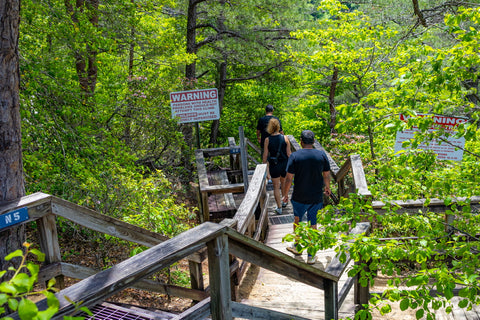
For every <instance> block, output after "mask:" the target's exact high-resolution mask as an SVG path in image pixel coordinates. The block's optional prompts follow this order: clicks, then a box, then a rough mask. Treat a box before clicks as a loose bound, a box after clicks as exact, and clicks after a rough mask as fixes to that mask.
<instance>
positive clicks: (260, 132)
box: [257, 104, 283, 180]
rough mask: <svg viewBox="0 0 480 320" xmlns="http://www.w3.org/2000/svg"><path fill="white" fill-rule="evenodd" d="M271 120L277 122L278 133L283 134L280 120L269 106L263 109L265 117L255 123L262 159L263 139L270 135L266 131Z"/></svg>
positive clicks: (268, 172) (268, 173) (268, 176)
mask: <svg viewBox="0 0 480 320" xmlns="http://www.w3.org/2000/svg"><path fill="white" fill-rule="evenodd" d="M272 118H275V119H277V120H278V122H279V123H280V133H281V134H283V129H282V122H281V121H280V119H278V118H277V117H275V116H274V115H273V106H272V105H271V104H268V105H267V106H266V107H265V115H264V116H263V117H261V118H260V119H258V123H257V140H258V143H259V144H260V150H261V153H260V154H261V155H262V157H263V153H264V152H263V151H264V147H265V146H264V144H265V138H267V137H268V136H270V134H269V133H268V131H267V127H268V122H269V121H270V119H272ZM267 178H268V180H270V171H268V170H267Z"/></svg>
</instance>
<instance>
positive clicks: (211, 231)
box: [10, 222, 369, 320]
mask: <svg viewBox="0 0 480 320" xmlns="http://www.w3.org/2000/svg"><path fill="white" fill-rule="evenodd" d="M368 228H369V226H368V224H366V223H365V224H363V225H361V226H359V228H358V229H357V230H356V231H354V232H361V233H363V232H366V231H367V230H368ZM205 247H206V248H207V251H208V266H209V277H210V279H209V282H210V297H209V298H207V300H205V301H203V302H202V303H200V305H199V306H195V307H194V309H193V310H194V311H195V312H196V313H195V314H193V313H192V311H188V312H184V313H183V314H182V315H179V316H177V317H176V318H175V319H199V318H198V312H199V311H200V309H202V308H203V310H204V311H203V312H205V315H206V316H208V314H210V315H211V318H212V319H213V320H216V319H232V318H233V317H239V316H245V314H247V313H251V314H256V315H257V316H258V315H260V314H262V315H263V318H266V317H268V316H270V315H271V314H273V313H275V314H276V315H277V316H278V318H277V319H298V317H296V316H295V315H289V314H282V313H280V312H275V311H271V310H265V309H261V308H256V307H252V306H247V305H243V304H240V303H233V301H232V300H231V291H230V290H231V286H230V255H234V256H236V257H238V258H240V259H242V260H245V261H247V262H249V263H252V264H255V265H258V266H260V267H262V268H266V269H268V270H272V271H274V272H277V273H279V274H282V275H284V276H287V277H290V278H293V279H295V280H297V281H301V282H303V283H306V284H308V285H311V286H315V287H317V288H319V289H323V290H325V291H326V293H325V306H326V311H325V318H326V319H338V308H339V304H338V301H339V300H338V293H337V290H338V289H337V283H338V281H339V279H340V276H341V274H342V273H343V270H344V269H345V265H344V264H341V263H340V262H338V263H336V264H335V265H334V266H332V267H331V268H330V269H331V272H328V271H322V270H320V269H317V268H314V267H313V266H310V265H307V264H305V263H303V262H301V261H298V260H296V259H295V258H293V257H290V256H289V255H286V254H284V253H281V252H279V251H277V250H275V249H272V248H270V247H268V246H266V245H264V244H262V243H260V242H258V241H255V240H253V239H251V238H250V237H247V236H245V235H243V234H241V233H239V232H238V231H236V230H234V229H232V228H230V227H226V226H223V225H221V224H215V223H211V222H206V223H203V224H202V225H200V226H197V227H195V228H193V229H190V230H188V231H186V232H184V233H182V234H180V235H178V236H177V237H175V238H172V239H169V240H167V241H164V242H162V243H160V244H158V245H156V246H154V247H152V248H150V249H148V250H146V251H144V252H142V253H140V254H138V255H135V256H133V257H131V258H130V259H128V260H125V261H123V262H121V263H119V264H117V265H115V266H113V267H112V268H110V269H107V270H104V271H101V272H99V273H97V274H95V275H92V276H90V277H88V278H87V279H84V280H82V281H80V282H78V283H76V284H74V285H72V286H70V287H68V288H66V289H63V290H61V291H60V292H58V293H56V296H57V298H58V299H59V302H60V308H59V312H58V313H57V314H55V317H54V319H62V318H63V316H65V315H71V314H74V313H75V305H74V304H75V303H76V304H79V303H81V304H82V306H86V307H92V306H93V305H95V304H97V303H99V302H102V301H104V300H106V299H107V298H108V297H110V296H112V295H114V294H115V293H117V292H119V291H121V290H123V289H125V288H128V287H132V286H134V285H135V284H137V283H139V282H141V281H142V280H143V279H144V278H145V277H148V276H149V275H151V274H153V273H155V272H157V271H160V270H161V269H163V268H166V267H168V266H170V265H171V264H173V263H175V262H176V261H178V260H180V259H183V258H185V257H187V256H189V255H192V254H194V253H195V252H198V251H200V250H202V249H204V248H205ZM71 302H74V304H72V303H71ZM37 306H38V308H39V309H40V310H44V309H46V308H47V304H46V300H42V301H40V302H38V303H37ZM10 316H11V317H12V318H14V319H19V317H18V315H17V314H12V315H10Z"/></svg>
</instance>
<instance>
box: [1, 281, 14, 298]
mask: <svg viewBox="0 0 480 320" xmlns="http://www.w3.org/2000/svg"><path fill="white" fill-rule="evenodd" d="M0 292H5V293H9V294H12V295H13V294H16V293H17V289H16V288H15V286H13V285H11V284H10V283H8V282H2V283H0Z"/></svg>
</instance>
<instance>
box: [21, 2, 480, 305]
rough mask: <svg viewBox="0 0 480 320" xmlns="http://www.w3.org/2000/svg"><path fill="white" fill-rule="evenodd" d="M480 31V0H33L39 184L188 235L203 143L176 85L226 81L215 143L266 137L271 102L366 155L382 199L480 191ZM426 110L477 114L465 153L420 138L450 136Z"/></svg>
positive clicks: (26, 35)
mask: <svg viewBox="0 0 480 320" xmlns="http://www.w3.org/2000/svg"><path fill="white" fill-rule="evenodd" d="M479 31H480V4H479V3H478V2H477V1H445V0H429V1H427V0H425V1H423V0H412V1H395V0H363V1H348V2H340V1H335V0H310V1H298V0H293V1H292V0H289V1H285V0H277V1H271V0H256V1H251V0H242V1H240V0H232V1H225V0H179V1H168V0H142V1H139V0H132V1H122V0H112V1H106V2H104V1H101V0H78V1H71V0H67V1H56V0H48V1H45V0H25V1H23V2H22V10H21V24H20V41H19V48H20V75H21V82H20V85H21V86H20V99H21V101H20V106H21V116H22V143H23V161H24V168H25V175H26V190H27V193H33V192H36V191H42V192H45V193H49V194H53V195H56V196H59V197H62V198H64V199H68V200H71V201H73V202H76V203H78V204H81V205H85V206H88V207H91V208H93V209H95V210H97V211H99V212H102V213H105V214H107V215H111V216H114V217H117V218H120V219H124V220H125V221H128V222H133V223H136V224H139V225H140V226H143V227H147V228H149V229H151V230H154V231H157V232H160V233H164V234H166V235H169V236H173V235H175V234H178V233H179V232H181V231H183V230H185V229H186V228H188V227H189V225H190V224H191V221H193V220H194V217H195V212H194V210H193V209H192V208H191V207H188V206H187V205H185V203H186V201H184V199H186V198H194V196H192V194H193V193H194V190H193V189H192V187H191V184H190V183H191V182H193V181H195V179H196V175H195V168H192V167H191V166H189V165H188V164H191V163H193V161H192V160H193V149H194V148H195V146H196V142H195V141H194V139H195V135H193V134H192V132H193V131H194V129H195V128H194V126H193V125H191V124H186V125H179V124H178V123H177V121H176V120H175V119H172V118H171V111H170V101H169V93H170V92H175V91H183V90H190V89H204V88H213V87H214V88H217V89H218V90H219V103H220V107H221V118H220V120H219V121H208V122H202V123H199V126H198V128H199V132H198V134H199V136H200V141H199V142H200V144H201V146H202V147H214V146H219V145H226V143H227V137H230V136H233V137H236V136H238V128H239V127H240V126H243V127H244V130H245V134H246V136H247V137H248V138H249V139H250V140H251V141H256V139H255V127H256V121H257V119H258V117H260V116H261V115H263V113H264V107H265V105H267V104H273V105H274V106H275V112H276V115H277V116H279V117H280V118H281V120H282V125H283V129H284V131H285V133H286V134H292V135H293V136H294V137H296V138H298V137H299V134H300V132H301V131H302V130H304V129H311V130H313V131H314V132H315V133H316V136H317V139H318V140H319V141H320V142H321V143H322V144H323V145H324V146H325V148H326V149H327V150H328V151H329V152H331V154H332V156H333V157H334V159H335V160H336V161H337V163H343V162H344V160H345V159H346V158H347V157H348V156H349V155H350V154H352V153H357V154H359V155H360V156H361V158H362V161H363V163H364V165H365V171H366V173H367V179H368V184H369V188H370V191H371V192H372V195H373V198H375V199H378V200H382V201H385V202H388V201H389V200H398V199H417V198H426V199H431V198H440V199H447V201H448V199H451V198H453V197H470V196H474V195H480V184H479V183H478V181H479V180H478V176H479V175H480V166H479V165H478V162H479V158H480V142H479V141H480V139H479V130H478V121H479V116H480V97H479V95H478V89H479V79H478V75H479V72H480V71H479V65H480V55H479V49H480V42H479V37H478V33H479ZM400 114H405V115H408V116H412V117H411V118H410V121H409V122H408V123H406V122H403V121H400V119H399V115H400ZM417 114H431V115H448V116H458V117H465V118H467V119H468V121H467V122H465V123H464V124H462V125H460V126H459V127H458V128H457V131H456V132H455V133H454V134H455V135H456V136H457V137H464V138H465V146H464V154H463V160H462V161H440V160H438V159H437V158H436V156H435V154H434V153H432V152H428V151H423V150H419V149H417V146H418V145H419V144H420V143H421V142H427V143H428V142H429V141H432V140H433V139H435V138H437V140H438V139H441V138H442V136H435V134H434V133H431V132H429V131H428V130H427V129H428V127H429V125H430V124H431V119H430V120H429V118H417V117H415V115H417ZM429 121H430V122H429ZM412 126H418V127H419V128H422V129H423V132H422V133H421V134H418V135H417V136H416V138H415V139H414V140H412V141H410V142H409V143H408V145H409V146H410V148H406V149H405V150H404V151H402V152H400V153H397V154H395V151H394V148H393V146H394V140H395V134H396V132H397V131H399V130H402V129H405V128H408V127H412ZM438 134H439V135H440V134H444V133H442V132H440V133H438ZM408 145H407V144H406V145H405V147H408ZM360 203H361V201H358V202H355V201H351V202H348V203H345V204H344V205H345V208H347V209H350V212H352V215H353V216H352V215H345V216H344V217H343V219H346V220H348V219H350V221H356V220H358V219H359V217H355V216H354V215H355V214H356V213H358V212H359V211H362V212H365V208H361V206H360ZM392 210H393V209H392ZM466 212H468V214H471V216H469V217H468V219H470V221H474V222H475V223H470V224H465V225H462V226H459V228H460V229H462V230H463V231H464V232H465V233H468V234H470V235H475V234H477V233H478V232H479V230H478V217H477V216H475V215H473V214H472V213H471V212H470V211H468V210H466ZM430 218H431V217H430ZM325 219H326V220H325V221H323V223H324V225H325V226H329V223H330V222H331V221H328V215H326V216H325ZM425 219H427V218H425ZM429 221H431V220H429ZM391 223H392V224H396V225H398V221H397V222H394V221H391ZM418 223H419V222H418V221H416V222H412V228H413V229H415V228H417V227H418V226H419V224H418ZM413 225H414V226H413ZM435 227H437V228H438V225H437V224H435V226H433V225H432V229H435ZM399 230H400V231H405V230H404V229H402V228H399ZM327 231H329V232H332V234H333V233H334V232H337V231H341V230H338V228H337V230H329V229H328V230H327ZM477 241H478V239H477ZM319 243H320V242H319ZM323 245H325V246H326V244H324V243H323V244H321V246H323ZM369 245H371V246H374V245H373V244H372V243H369ZM319 246H320V245H319ZM319 246H317V247H316V249H318V248H319ZM359 250H360V249H359ZM361 250H365V249H361ZM462 252H463V251H462ZM469 252H470V251H469ZM456 254H458V252H457V253H456ZM385 259H387V258H385ZM399 259H400V258H399ZM467 261H468V263H470V262H471V263H470V264H468V268H469V269H468V270H469V271H470V272H467V273H466V274H467V276H472V275H473V274H475V272H476V271H475V270H477V268H478V266H477V267H476V266H475V264H474V262H472V261H474V260H468V259H467ZM477 261H478V260H477ZM442 270H443V269H442ZM462 271H464V270H463V269H462ZM432 273H433V272H432ZM467 279H470V280H469V281H470V284H471V286H470V287H469V290H470V288H471V289H472V291H471V292H473V290H477V289H478V280H476V278H468V277H467ZM472 279H473V280H472ZM448 280H451V281H453V282H455V281H458V279H453V280H452V279H451V278H448ZM442 283H443V282H442ZM463 283H467V281H464V282H463ZM440 289H445V290H447V289H448V290H450V289H451V288H450V287H448V286H446V287H442V288H440ZM440 289H439V290H440ZM445 290H444V291H445ZM440 291H441V290H440ZM468 294H470V291H468ZM465 295H467V294H466V293H465ZM469 297H470V296H469ZM409 299H410V298H409ZM411 299H412V300H409V301H413V298H411ZM470 299H471V300H470V301H475V299H477V302H478V298H475V296H474V295H473V296H472V297H470ZM468 303H470V302H468ZM404 305H405V303H404ZM408 305H409V304H408V303H407V306H408ZM410 306H412V307H413V306H414V304H413V302H412V303H411V304H410ZM384 311H386V310H384Z"/></svg>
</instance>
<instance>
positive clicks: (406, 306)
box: [400, 299, 410, 311]
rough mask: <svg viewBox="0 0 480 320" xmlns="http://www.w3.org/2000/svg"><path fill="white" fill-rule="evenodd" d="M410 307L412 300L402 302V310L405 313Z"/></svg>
mask: <svg viewBox="0 0 480 320" xmlns="http://www.w3.org/2000/svg"><path fill="white" fill-rule="evenodd" d="M409 305H410V300H409V299H403V300H402V301H400V310H402V311H405V310H407V309H408V306H409Z"/></svg>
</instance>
